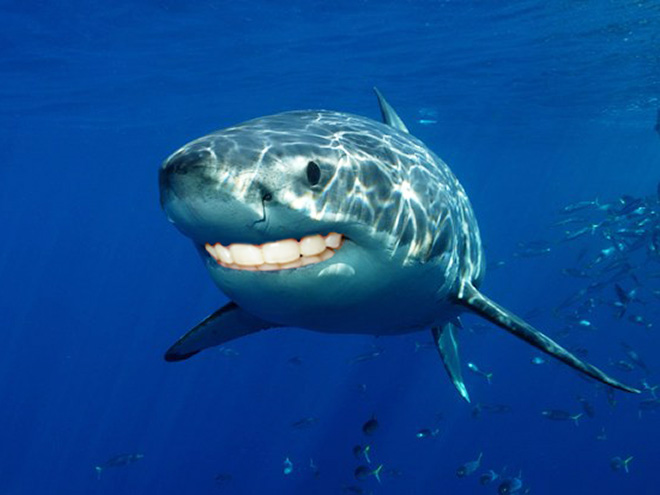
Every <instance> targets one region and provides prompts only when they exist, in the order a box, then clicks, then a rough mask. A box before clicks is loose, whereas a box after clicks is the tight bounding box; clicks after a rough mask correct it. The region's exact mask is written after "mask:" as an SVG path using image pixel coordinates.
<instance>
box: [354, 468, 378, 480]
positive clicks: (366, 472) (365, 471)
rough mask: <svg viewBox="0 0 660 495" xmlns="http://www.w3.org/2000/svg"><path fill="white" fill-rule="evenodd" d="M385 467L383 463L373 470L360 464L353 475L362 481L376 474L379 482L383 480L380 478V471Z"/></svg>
mask: <svg viewBox="0 0 660 495" xmlns="http://www.w3.org/2000/svg"><path fill="white" fill-rule="evenodd" d="M382 469H383V465H382V464H381V465H380V466H378V467H377V468H376V469H374V470H371V469H369V468H368V467H367V466H358V467H356V468H355V472H354V473H353V475H354V476H355V479H356V480H358V481H362V480H365V479H367V478H368V477H369V476H374V477H375V478H376V480H377V481H378V483H380V482H381V480H380V472H381V471H382Z"/></svg>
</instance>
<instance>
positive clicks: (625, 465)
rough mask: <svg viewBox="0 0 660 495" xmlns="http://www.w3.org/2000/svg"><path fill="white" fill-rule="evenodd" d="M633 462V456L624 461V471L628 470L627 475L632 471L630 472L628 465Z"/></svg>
mask: <svg viewBox="0 0 660 495" xmlns="http://www.w3.org/2000/svg"><path fill="white" fill-rule="evenodd" d="M632 460H633V456H630V457H628V458H627V459H626V460H625V461H623V469H625V470H626V473H629V472H630V471H629V470H628V463H629V462H630V461H632Z"/></svg>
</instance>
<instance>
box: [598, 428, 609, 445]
mask: <svg viewBox="0 0 660 495" xmlns="http://www.w3.org/2000/svg"><path fill="white" fill-rule="evenodd" d="M596 440H598V441H600V442H604V441H605V440H607V433H606V432H605V428H604V427H603V428H601V429H600V433H599V434H598V435H596Z"/></svg>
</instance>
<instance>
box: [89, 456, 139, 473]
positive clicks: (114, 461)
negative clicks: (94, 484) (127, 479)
mask: <svg viewBox="0 0 660 495" xmlns="http://www.w3.org/2000/svg"><path fill="white" fill-rule="evenodd" d="M143 458H144V454H119V455H116V456H113V457H111V458H110V459H108V460H107V461H105V462H104V463H103V464H101V465H99V466H94V470H95V471H96V477H97V479H101V473H102V472H103V471H104V470H106V469H108V468H111V467H121V466H128V465H129V464H133V463H135V462H137V461H139V460H140V459H143Z"/></svg>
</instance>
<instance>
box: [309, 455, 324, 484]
mask: <svg viewBox="0 0 660 495" xmlns="http://www.w3.org/2000/svg"><path fill="white" fill-rule="evenodd" d="M309 469H311V470H312V475H313V476H314V479H319V478H320V477H321V470H320V469H319V467H318V466H317V465H316V464H315V463H314V459H312V458H311V457H310V458H309Z"/></svg>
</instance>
